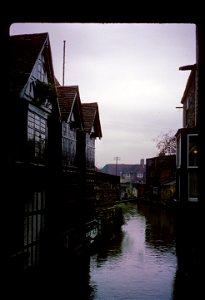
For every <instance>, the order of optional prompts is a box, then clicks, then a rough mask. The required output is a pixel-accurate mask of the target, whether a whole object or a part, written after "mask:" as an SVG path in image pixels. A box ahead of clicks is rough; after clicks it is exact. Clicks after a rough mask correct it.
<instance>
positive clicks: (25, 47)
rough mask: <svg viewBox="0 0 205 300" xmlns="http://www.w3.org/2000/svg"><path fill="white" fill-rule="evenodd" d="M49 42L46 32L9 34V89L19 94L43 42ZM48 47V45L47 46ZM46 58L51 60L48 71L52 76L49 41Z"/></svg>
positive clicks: (42, 46)
mask: <svg viewBox="0 0 205 300" xmlns="http://www.w3.org/2000/svg"><path fill="white" fill-rule="evenodd" d="M46 41H47V42H49V36H48V33H34V34H21V35H13V36H10V44H9V51H10V53H9V57H10V58H9V63H10V65H9V68H10V78H9V80H10V91H11V92H14V93H17V94H19V93H20V92H21V91H22V89H23V87H24V86H25V84H26V83H27V81H28V79H29V76H30V74H31V72H32V69H33V67H34V64H35V62H36V60H37V58H38V56H39V54H40V52H41V51H42V50H43V48H44V45H45V43H46ZM47 48H48V47H47ZM47 50H48V53H47V54H48V59H49V60H50V61H51V67H52V68H51V69H50V72H51V73H52V74H51V76H53V66H52V57H51V50H50V42H49V49H47Z"/></svg>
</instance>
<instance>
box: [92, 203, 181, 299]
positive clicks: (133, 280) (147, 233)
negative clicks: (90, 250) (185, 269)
mask: <svg viewBox="0 0 205 300" xmlns="http://www.w3.org/2000/svg"><path fill="white" fill-rule="evenodd" d="M123 210H124V218H125V224H124V225H123V226H122V231H121V232H120V233H119V234H118V235H117V236H116V238H115V239H114V240H112V241H111V242H110V243H109V244H108V245H105V247H103V248H101V249H100V250H99V251H98V253H96V254H94V255H92V256H91V258H90V282H89V284H90V287H91V293H90V296H89V299H93V300H97V299H124V300H128V299H129V300H131V299H135V300H136V299H139V300H149V299H150V300H155V299H156V300H166V299H167V300H168V299H169V300H170V299H172V298H173V297H172V294H173V286H174V280H175V274H176V269H177V260H176V254H175V228H174V227H175V221H174V216H173V213H172V212H171V211H167V210H165V209H159V208H156V207H155V208H153V207H150V206H148V205H140V206H139V205H137V204H130V203H129V204H124V207H123Z"/></svg>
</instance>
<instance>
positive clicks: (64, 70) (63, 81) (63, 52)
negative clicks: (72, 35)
mask: <svg viewBox="0 0 205 300" xmlns="http://www.w3.org/2000/svg"><path fill="white" fill-rule="evenodd" d="M64 77H65V41H63V83H62V85H63V86H64Z"/></svg>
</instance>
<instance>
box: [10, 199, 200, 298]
mask: <svg viewBox="0 0 205 300" xmlns="http://www.w3.org/2000/svg"><path fill="white" fill-rule="evenodd" d="M121 207H122V210H123V216H124V224H123V225H122V227H121V230H120V231H119V232H118V233H117V234H116V235H115V236H114V238H113V239H112V240H111V241H109V242H106V243H103V244H101V245H100V247H98V249H97V251H95V252H94V253H93V254H91V255H85V257H82V258H80V257H79V258H78V259H77V260H74V261H72V262H70V260H69V262H68V263H67V262H66V261H63V264H62V267H60V268H57V269H55V268H52V266H51V269H50V270H49V271H48V272H47V271H46V272H45V273H42V274H38V275H35V274H34V276H33V277H32V278H31V277H29V276H26V277H24V278H23V280H22V277H20V276H18V277H16V276H15V274H14V277H13V278H14V281H15V288H14V287H12V288H9V289H8V290H7V293H8V291H9V292H14V293H15V296H16V295H17V294H18V293H19V296H21V299H23V298H22V297H23V296H26V299H27V296H28V295H30V293H31V292H32V295H33V296H34V298H35V299H36V298H38V297H39V296H40V297H41V298H40V299H48V298H52V299H59V300H61V299H72V300H75V299H76V300H112V299H113V300H115V299H116V300H181V299H194V300H195V299H196V300H198V299H202V298H201V295H202V293H204V289H203V286H204V283H203V281H202V279H203V277H202V276H201V274H202V272H201V270H202V268H201V265H202V263H201V259H202V256H201V255H198V254H199V253H200V248H201V244H200V243H199V241H200V240H201V239H200V236H199V234H197V232H198V229H199V227H200V226H199V225H198V224H197V220H200V218H199V217H198V216H199V215H198V214H197V215H195V218H194V214H193V212H192V211H190V215H188V220H187V221H186V220H185V219H186V218H184V212H181V213H180V219H178V220H179V221H180V226H177V224H176V213H175V211H174V210H172V209H165V208H160V207H153V206H150V205H148V204H136V203H124V204H121ZM199 223H200V222H199ZM189 224H190V225H189ZM194 224H196V226H194ZM200 224H201V223H200ZM178 225H179V224H178ZM176 228H178V229H177V230H176ZM184 229H185V230H184ZM199 232H200V231H199ZM59 260H60V257H59ZM9 278H10V280H9V282H10V285H11V276H9ZM11 286H12V285H11ZM10 298H13V297H10Z"/></svg>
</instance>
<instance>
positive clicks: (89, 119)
mask: <svg viewBox="0 0 205 300" xmlns="http://www.w3.org/2000/svg"><path fill="white" fill-rule="evenodd" d="M82 111H83V120H84V130H85V131H86V132H88V133H91V132H92V128H93V127H94V131H95V132H94V134H95V137H99V138H101V137H102V130H101V124H100V118H99V110H98V104H97V102H91V103H82Z"/></svg>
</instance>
